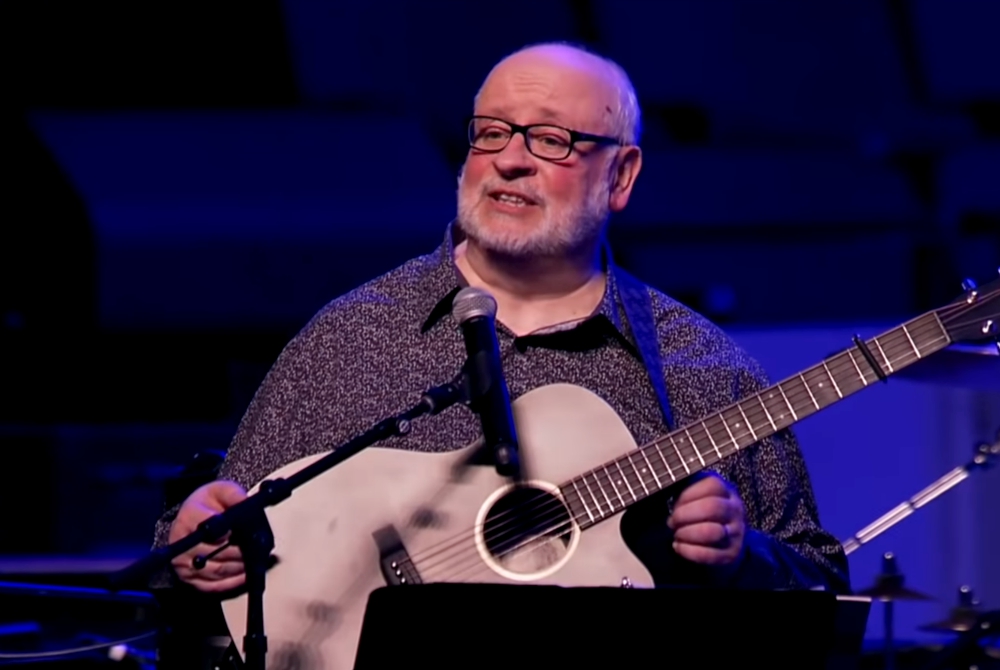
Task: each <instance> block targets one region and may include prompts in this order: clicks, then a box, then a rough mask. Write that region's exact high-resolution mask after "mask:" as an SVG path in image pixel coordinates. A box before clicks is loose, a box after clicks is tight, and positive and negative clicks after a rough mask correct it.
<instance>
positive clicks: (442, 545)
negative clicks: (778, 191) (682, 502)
mask: <svg viewBox="0 0 1000 670" xmlns="http://www.w3.org/2000/svg"><path fill="white" fill-rule="evenodd" d="M931 325H933V324H931ZM928 328H929V326H928V327H925V328H923V329H921V330H920V331H919V332H918V331H916V330H914V331H911V334H912V335H915V336H918V337H919V336H920V335H921V334H922V332H923V331H925V330H927V329H928ZM894 339H896V340H898V342H892V343H890V342H889V341H888V340H887V341H886V342H885V343H880V344H881V346H882V347H883V350H887V354H888V353H889V351H892V356H890V357H889V358H890V363H892V364H896V365H898V363H899V362H900V361H901V360H902V359H903V356H899V355H898V354H899V351H900V350H902V351H903V352H904V355H907V354H906V352H908V356H909V357H910V358H913V357H914V356H915V353H914V352H913V348H912V345H911V344H910V343H909V340H908V339H907V338H906V337H905V335H903V336H898V334H897V336H896V337H895V338H894ZM940 339H946V338H944V337H941V338H938V340H940ZM849 351H850V350H847V351H845V352H841V353H840V354H837V355H835V356H834V357H831V358H843V359H845V360H842V361H840V364H839V365H835V366H834V367H833V368H830V371H831V373H832V376H833V377H839V376H840V373H843V372H844V371H845V370H849V369H850V368H854V367H855V366H856V365H857V361H856V360H855V361H851V360H850V359H851V358H852V357H853V355H848V356H846V357H845V356H843V355H842V354H843V353H847V352H849ZM814 367H815V366H814ZM858 367H859V368H860V366H858ZM861 369H864V368H861ZM810 370H811V369H810ZM854 372H855V373H856V372H857V369H855V370H854ZM869 373H870V370H865V372H864V373H863V374H862V377H861V379H862V380H863V383H864V384H865V385H868V384H870V383H871V382H873V381H877V378H876V377H875V376H874V375H873V374H871V377H872V379H871V380H869V379H868V377H869ZM765 390H766V389H765ZM807 395H808V393H802V392H799V393H798V395H797V396H796V395H795V394H793V395H791V396H788V400H789V407H790V409H793V408H794V406H795V405H796V404H797V403H798V402H799V401H804V399H805V397H806V396H807ZM752 397H753V396H751V397H750V398H746V399H743V400H741V401H740V402H744V401H746V400H748V399H752ZM764 409H765V408H764V407H761V408H760V409H758V410H757V413H756V416H757V417H760V416H762V415H763V414H764V413H765V412H764ZM723 411H724V410H723ZM720 414H721V412H717V413H715V414H713V415H711V416H709V417H707V418H706V419H704V420H702V421H703V422H705V421H708V419H711V418H719V419H720V420H724V419H721V418H720ZM781 416H782V415H779V421H781ZM784 416H787V415H784ZM748 418H749V417H748ZM751 423H753V422H751ZM759 425H766V424H763V423H762V424H759ZM675 432H676V431H675ZM672 434H673V433H672ZM708 434H709V435H711V433H708ZM733 436H734V437H735V438H736V442H735V443H734V442H733V441H732V440H728V439H727V440H726V441H725V442H723V443H721V444H719V443H716V445H715V446H720V447H721V448H722V449H725V450H726V451H727V452H728V453H726V454H725V455H724V456H723V457H722V458H725V457H728V456H730V455H732V454H733V453H736V451H738V450H739V449H741V448H745V447H740V446H739V444H738V443H739V442H740V441H741V440H742V439H746V438H748V437H750V438H753V437H754V432H753V431H752V430H747V431H740V432H739V433H738V435H737V434H736V433H734V434H733ZM662 441H665V438H663V439H660V440H657V441H654V442H652V443H650V444H647V445H644V446H643V447H639V448H637V449H634V450H632V451H631V452H629V453H627V454H625V455H623V457H622V458H623V459H625V458H628V459H629V460H630V463H631V464H632V466H633V467H634V461H631V458H633V457H634V456H635V455H636V454H637V452H639V451H641V450H643V449H647V448H649V447H652V446H656V447H659V446H660V445H659V444H658V442H662ZM689 441H690V442H691V447H692V448H693V449H694V450H695V452H697V453H702V452H701V451H700V450H699V449H698V441H697V440H689ZM754 441H756V440H754ZM733 447H735V450H734V449H733ZM705 448H706V451H705V452H704V453H711V452H712V451H713V448H712V447H705ZM720 450H721V449H720ZM703 455H704V454H703ZM712 458H714V455H713V456H712ZM717 460H718V459H717ZM717 460H715V461H713V464H714V462H717ZM615 462H617V459H616V461H615ZM690 462H694V461H693V459H692V460H691V461H690ZM650 464H651V465H652V462H651V463H650ZM677 467H678V470H679V469H680V468H681V466H677ZM706 467H708V466H707V465H706ZM601 470H603V471H604V475H603V476H602V475H601V472H600V471H601ZM656 471H657V468H656V467H653V472H654V473H655V474H657V475H661V474H662V476H663V477H664V478H665V479H666V478H669V479H670V480H671V481H672V482H675V481H680V480H681V479H676V478H674V477H673V476H672V473H667V472H663V473H658V472H656ZM636 474H637V476H639V479H640V481H645V480H644V479H642V477H641V476H640V475H639V474H638V472H636ZM587 475H593V479H594V480H595V481H596V482H597V483H599V484H600V486H602V487H606V486H607V485H608V484H611V487H612V488H613V489H614V490H615V491H616V494H615V497H617V498H619V501H620V502H621V503H622V506H623V509H624V507H626V506H627V504H626V503H625V502H624V496H623V495H622V494H620V492H619V491H620V490H621V489H624V488H625V487H624V486H623V485H622V484H623V481H627V480H628V478H627V477H625V478H624V480H618V486H616V485H615V483H614V479H615V477H613V476H612V475H610V473H609V472H608V470H607V466H599V467H598V468H595V469H594V470H592V471H590V472H589V473H585V474H584V475H581V476H579V477H577V478H576V479H577V480H579V479H583V478H584V477H585V476H587ZM648 483H649V484H652V485H653V487H654V489H655V488H656V484H655V482H648ZM631 493H632V495H629V496H628V497H631V498H632V501H631V502H630V503H628V504H632V503H634V502H637V501H638V500H640V499H642V498H645V497H647V495H652V494H651V493H646V494H645V495H642V496H641V497H640V496H639V495H638V494H636V493H635V491H632V492H631ZM626 495H627V494H626ZM539 499H544V500H545V501H546V503H547V504H543V505H541V506H539V505H537V504H536V503H537V502H538V500H539ZM595 502H596V499H595ZM580 503H581V505H582V506H583V507H584V510H585V512H584V514H583V515H581V514H578V513H575V512H573V510H572V509H567V505H564V504H563V503H562V502H561V501H560V500H559V499H557V498H554V497H552V496H551V494H548V493H546V492H539V493H538V495H536V496H535V497H534V498H533V499H532V500H530V501H526V502H524V503H521V504H519V505H518V506H516V507H514V508H511V509H510V510H507V511H505V512H502V513H501V514H499V515H497V517H496V518H494V519H493V520H492V522H493V527H492V528H491V529H490V530H491V534H490V535H489V536H488V537H487V540H488V541H490V542H496V541H501V542H502V541H505V540H504V538H503V535H504V533H505V532H506V530H505V529H504V528H503V527H504V526H505V525H506V526H510V525H511V524H512V523H513V522H514V521H518V520H520V519H521V518H523V516H524V512H526V511H530V512H533V513H535V514H536V516H537V515H540V514H544V513H548V512H553V513H555V514H556V515H558V516H559V517H568V518H569V519H572V521H573V522H576V523H581V520H582V521H583V522H585V521H586V516H587V512H588V511H589V510H588V508H589V505H588V504H587V503H586V502H585V501H584V500H583V499H582V497H581V500H580ZM604 506H605V505H602V504H598V505H597V508H598V515H597V516H598V517H606V516H610V515H611V514H606V513H604V512H603V509H602V508H603V507H604ZM532 507H534V509H532ZM545 507H548V508H549V509H548V510H546V509H545ZM607 507H608V508H609V509H610V510H611V511H612V512H611V513H616V512H615V510H614V505H607ZM618 511H621V510H618ZM504 516H506V517H508V519H506V520H504V521H503V522H500V523H497V522H498V521H499V520H500V519H501V518H502V517H504ZM539 521H541V519H539ZM561 523H566V522H565V521H562V522H561ZM595 523H596V521H595ZM481 529H482V524H477V526H476V527H475V528H473V529H472V530H471V533H476V532H477V531H479V530H481ZM497 531H501V532H499V533H498V532H497ZM469 533H470V531H464V532H460V533H458V534H456V535H455V536H452V538H448V539H446V540H443V541H441V542H439V543H438V544H436V545H434V546H432V547H428V548H427V549H425V550H423V551H422V552H420V553H419V554H414V555H413V556H412V557H411V561H412V562H413V563H414V565H416V564H417V563H421V566H420V569H421V570H432V569H434V568H435V567H436V566H437V565H438V564H440V563H441V562H442V561H438V562H436V563H433V564H432V563H430V562H429V559H431V558H433V557H434V556H436V555H439V554H440V553H442V552H444V551H447V550H448V549H449V548H451V546H450V545H454V544H458V543H465V541H467V540H468V538H469ZM449 540H457V542H449ZM445 560H447V559H445Z"/></svg>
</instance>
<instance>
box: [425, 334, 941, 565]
mask: <svg viewBox="0 0 1000 670" xmlns="http://www.w3.org/2000/svg"><path fill="white" fill-rule="evenodd" d="M941 339H946V338H941ZM883 347H884V345H883ZM899 361H900V359H899V358H895V357H893V358H892V359H891V362H893V363H897V364H898V363H899ZM873 381H874V379H873ZM562 512H563V514H560V516H563V515H564V514H565V510H562ZM568 516H569V518H570V519H572V520H573V521H574V522H578V521H579V519H577V518H576V517H574V516H573V514H572V513H570V514H569V515H568ZM608 516H611V515H608ZM574 525H575V524H574V523H571V522H570V521H569V520H561V521H559V522H558V523H557V524H556V525H555V526H552V527H551V528H549V529H546V530H545V531H543V532H542V533H540V534H538V535H535V536H532V537H528V538H527V539H525V540H523V541H521V542H519V543H517V544H516V545H515V546H513V547H511V548H510V549H509V550H506V551H502V552H500V553H499V555H497V556H495V557H494V558H493V560H495V561H497V562H498V563H499V562H500V561H501V560H502V559H503V558H504V557H505V556H507V555H508V554H510V553H512V552H517V551H521V550H522V547H524V546H526V545H529V544H531V543H533V542H536V541H538V540H539V539H540V538H541V542H539V543H538V544H536V546H535V547H533V548H530V549H528V550H527V553H531V552H535V551H539V550H541V549H542V548H544V547H545V546H546V543H548V542H552V541H559V540H562V538H564V537H565V536H566V535H567V534H570V533H572V532H573V526H574ZM563 528H565V530H562V531H561V532H560V529H563ZM581 532H582V530H581ZM471 539H472V540H473V546H472V548H471V549H472V552H474V553H473V555H472V556H468V554H469V552H468V551H464V552H462V553H465V554H466V555H467V557H468V558H469V559H471V560H465V558H466V557H461V558H459V557H457V556H455V557H454V558H455V559H456V561H453V563H455V565H451V566H449V565H444V566H442V563H444V562H445V561H439V562H438V563H437V564H435V565H433V566H426V567H425V566H416V567H417V568H418V571H419V572H421V573H424V572H426V573H427V575H428V578H429V579H428V581H433V578H431V573H432V571H433V570H434V568H438V572H440V571H441V570H442V569H445V570H447V572H448V574H447V575H446V577H447V579H448V580H450V581H461V580H462V579H463V578H464V577H463V573H468V572H469V570H470V569H471V570H472V571H473V574H477V573H478V572H481V571H485V570H488V569H489V570H491V568H490V566H489V565H488V564H487V563H486V561H484V560H480V558H481V557H480V556H478V555H476V554H478V553H479V548H478V546H476V544H475V541H474V540H475V538H474V537H473V538H471ZM458 561H462V562H464V563H465V566H461V565H460V564H459V563H458Z"/></svg>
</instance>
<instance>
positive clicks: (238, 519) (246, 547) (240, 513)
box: [108, 373, 467, 670]
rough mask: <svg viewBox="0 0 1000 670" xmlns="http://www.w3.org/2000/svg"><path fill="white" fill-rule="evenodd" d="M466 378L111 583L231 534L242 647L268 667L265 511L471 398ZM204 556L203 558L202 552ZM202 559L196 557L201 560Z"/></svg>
mask: <svg viewBox="0 0 1000 670" xmlns="http://www.w3.org/2000/svg"><path fill="white" fill-rule="evenodd" d="M466 394H467V383H466V381H465V375H464V373H463V374H461V375H459V377H458V378H457V379H456V380H455V381H452V382H450V383H448V384H442V385H441V386H436V387H434V388H432V389H430V390H429V391H427V392H426V393H424V395H423V396H421V399H420V402H419V403H417V404H416V405H414V406H413V407H411V408H410V409H408V410H406V411H405V412H403V413H401V414H398V415H396V416H391V417H389V418H386V419H383V420H382V421H380V422H379V423H377V424H376V425H375V426H373V427H372V428H370V429H369V430H367V431H366V432H364V433H362V434H361V435H359V436H357V437H355V438H354V439H352V440H351V441H350V442H347V443H346V444H344V445H342V446H340V447H337V448H336V449H334V450H333V451H332V452H331V453H330V454H327V455H326V456H324V457H323V458H321V459H319V460H318V461H316V462H314V463H311V464H309V465H307V466H306V467H304V468H302V469H301V470H299V471H298V472H296V473H295V474H293V475H290V476H289V477H287V478H280V477H279V478H277V479H267V480H264V481H263V482H261V484H260V487H259V489H258V491H257V493H255V494H253V495H251V496H249V497H247V498H246V499H245V500H243V501H241V502H239V503H237V504H236V505H233V506H232V507H230V508H229V509H227V510H226V511H224V512H222V513H220V514H216V515H215V516H212V517H210V518H208V519H206V520H205V521H203V522H202V523H201V524H199V525H198V527H197V528H196V529H195V530H194V531H192V532H191V533H190V534H189V535H187V536H185V537H182V538H181V539H179V540H177V541H176V542H174V543H172V544H169V545H167V546H165V547H161V548H159V549H154V550H153V551H151V552H150V553H149V554H148V555H147V556H145V557H143V558H141V559H139V560H138V561H136V562H135V563H132V564H131V565H129V566H126V567H125V568H123V569H121V570H119V571H118V572H116V573H112V574H111V575H109V576H108V578H109V581H110V584H111V588H112V589H115V590H118V589H121V588H123V587H125V586H127V585H128V584H131V583H134V582H137V581H138V580H140V579H141V580H144V581H148V580H149V578H150V577H151V576H152V575H154V574H155V573H157V572H160V571H161V570H165V569H167V568H168V567H169V565H170V561H171V560H173V559H174V558H176V557H177V556H179V555H181V554H183V553H184V552H186V551H189V550H190V549H192V548H194V547H196V546H197V545H199V544H201V543H202V542H212V541H216V540H218V539H219V538H221V537H224V536H225V535H226V533H230V537H231V540H230V543H231V544H235V545H236V546H238V547H239V548H240V551H242V552H243V562H244V564H245V566H246V588H247V627H246V635H245V636H244V638H243V652H244V656H245V658H246V662H245V667H246V668H247V670H264V664H265V657H266V654H267V638H266V636H265V635H264V586H265V581H266V576H267V569H268V567H269V565H268V563H269V558H270V553H271V550H272V549H274V535H273V534H272V532H271V527H270V525H269V524H268V522H267V516H266V515H265V514H264V508H265V507H270V506H272V505H277V504H278V503H280V502H281V501H282V500H285V499H286V498H288V497H289V496H290V495H291V494H292V492H293V491H294V490H295V489H296V488H298V487H299V486H302V485H303V484H305V483H306V482H308V481H309V480H311V479H313V478H315V477H317V476H319V475H321V474H323V473H324V472H326V471H327V470H329V469H330V468H332V467H335V466H337V465H339V464H340V463H342V462H344V461H346V460H347V459H348V458H350V457H351V456H354V455H355V454H358V453H359V452H361V451H362V450H363V449H365V448H367V447H369V446H371V445H373V444H375V443H377V442H380V441H382V440H385V439H388V438H390V437H394V436H402V435H406V434H407V433H409V432H410V427H411V422H412V421H413V420H414V419H416V418H418V417H421V416H423V415H425V414H430V415H434V414H438V413H439V412H441V411H442V410H444V409H446V408H448V407H450V406H452V405H454V404H456V403H458V402H466ZM199 558H200V557H199ZM196 560H197V559H196Z"/></svg>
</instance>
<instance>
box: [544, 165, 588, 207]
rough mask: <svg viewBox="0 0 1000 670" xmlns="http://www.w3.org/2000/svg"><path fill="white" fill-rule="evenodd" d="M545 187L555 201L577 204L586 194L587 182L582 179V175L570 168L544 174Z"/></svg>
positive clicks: (563, 203) (564, 203)
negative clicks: (569, 169) (571, 170)
mask: <svg viewBox="0 0 1000 670" xmlns="http://www.w3.org/2000/svg"><path fill="white" fill-rule="evenodd" d="M544 188H545V192H546V194H547V195H548V197H549V198H550V199H551V200H552V201H553V202H556V203H559V204H562V205H572V204H575V203H577V202H579V201H580V200H581V199H583V198H584V197H585V195H586V184H585V183H584V182H583V181H582V180H581V179H580V175H578V174H574V173H572V172H570V171H568V170H563V171H556V172H551V173H549V174H546V175H544Z"/></svg>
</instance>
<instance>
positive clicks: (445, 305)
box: [418, 221, 635, 346]
mask: <svg viewBox="0 0 1000 670" xmlns="http://www.w3.org/2000/svg"><path fill="white" fill-rule="evenodd" d="M463 239H464V235H463V233H462V231H461V229H460V228H459V227H458V226H457V225H456V224H455V221H452V222H451V223H449V224H448V227H447V229H446V230H445V235H444V241H443V242H442V243H441V246H439V247H438V248H437V250H435V251H434V253H433V254H432V259H433V260H432V263H433V265H432V267H431V270H430V276H429V277H428V280H429V281H428V282H427V291H425V292H424V293H423V294H421V297H420V301H421V305H420V306H419V311H418V314H421V315H426V318H425V319H424V321H423V323H422V324H421V326H420V332H421V333H426V332H427V331H429V330H430V329H431V328H433V327H434V326H435V325H436V324H437V323H438V322H439V321H441V319H443V318H444V317H446V316H448V315H449V314H451V303H452V300H454V298H455V294H457V293H458V292H459V291H460V290H461V289H462V288H464V287H466V286H468V285H469V284H468V282H467V281H466V280H465V277H463V276H462V273H461V272H460V271H459V269H458V267H456V265H455V247H456V246H457V245H458V243H460V242H461V241H462V240H463ZM601 257H602V258H601V260H602V263H603V264H604V267H605V270H606V272H607V277H608V280H607V283H606V285H605V287H604V296H603V297H602V298H601V302H600V303H599V304H598V305H597V308H596V309H595V310H594V313H593V314H591V315H590V316H589V317H588V318H587V319H585V320H589V319H593V318H595V317H604V318H606V319H607V320H608V322H610V324H611V325H612V326H613V327H614V329H615V331H616V332H617V333H618V335H620V336H621V337H623V338H625V340H626V342H628V343H629V344H631V345H633V346H634V345H635V341H634V339H633V337H632V332H631V329H630V328H629V327H628V324H627V323H626V320H625V319H624V308H623V307H622V303H621V297H620V295H619V293H618V282H617V281H616V279H615V277H616V274H617V266H616V265H615V263H614V259H613V257H612V255H611V248H610V246H609V245H608V242H607V240H605V241H604V242H603V244H602V248H601Z"/></svg>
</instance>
